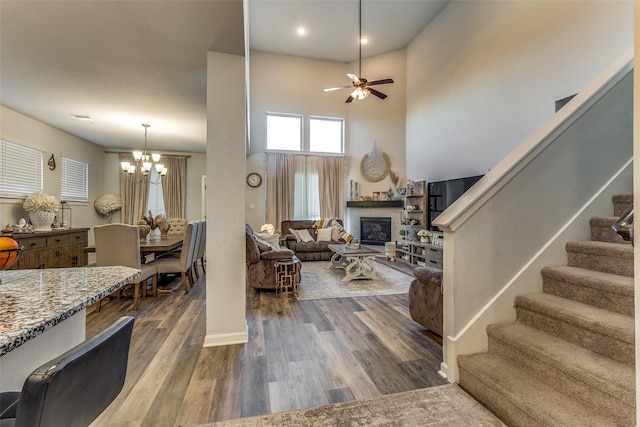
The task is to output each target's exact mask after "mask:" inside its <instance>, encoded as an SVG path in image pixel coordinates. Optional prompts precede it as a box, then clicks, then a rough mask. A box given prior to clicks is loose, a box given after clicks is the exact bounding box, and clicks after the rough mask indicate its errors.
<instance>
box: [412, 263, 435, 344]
mask: <svg viewBox="0 0 640 427" xmlns="http://www.w3.org/2000/svg"><path fill="white" fill-rule="evenodd" d="M413 275H414V276H415V277H416V278H415V279H414V280H413V281H412V282H411V286H410V287H409V314H410V315H411V318H412V319H413V320H415V321H416V322H418V323H420V324H421V325H422V326H424V327H425V328H427V329H429V330H430V331H431V332H434V333H436V334H438V335H440V336H442V270H438V269H436V268H431V267H416V268H414V269H413Z"/></svg>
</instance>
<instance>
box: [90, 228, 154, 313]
mask: <svg viewBox="0 0 640 427" xmlns="http://www.w3.org/2000/svg"><path fill="white" fill-rule="evenodd" d="M93 233H94V235H95V244H96V266H97V267H105V266H113V265H123V266H125V267H131V268H136V269H138V270H140V271H141V272H142V274H141V275H140V277H139V278H138V279H137V281H136V282H133V284H134V290H133V309H134V310H137V309H138V296H139V295H140V290H141V288H142V294H143V297H146V294H147V286H146V284H147V280H148V279H149V278H151V284H152V290H153V296H154V297H155V296H156V295H157V286H158V278H157V276H158V274H157V271H156V264H155V261H152V262H150V263H146V264H143V263H142V256H141V254H140V232H139V231H138V227H136V226H135V225H129V224H106V225H97V226H95V227H94V228H93ZM100 307H101V303H100V302H98V310H100Z"/></svg>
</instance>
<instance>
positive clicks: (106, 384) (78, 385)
mask: <svg viewBox="0 0 640 427" xmlns="http://www.w3.org/2000/svg"><path fill="white" fill-rule="evenodd" d="M133 323H134V318H133V317H131V316H123V317H121V318H120V319H118V320H116V321H115V322H114V323H112V324H111V326H109V327H108V328H107V329H105V330H104V331H102V332H101V333H99V334H98V335H96V336H94V337H93V338H90V339H88V340H86V341H84V342H82V343H80V344H78V345H77V346H75V347H73V348H72V349H71V350H69V351H67V352H66V353H64V354H62V355H60V356H58V357H56V358H55V359H53V360H51V361H49V362H47V363H45V364H44V365H42V366H40V367H39V368H37V369H36V370H34V371H33V372H32V373H31V374H30V375H29V376H28V377H27V379H26V380H25V382H24V384H23V386H22V391H20V392H18V391H9V392H2V393H1V394H0V402H2V406H1V407H0V425H1V426H3V427H5V426H6V427H13V426H16V427H17V426H42V427H46V426H56V427H57V426H65V427H85V426H88V425H89V424H91V422H93V420H95V419H96V418H98V416H99V415H100V414H101V413H102V412H103V411H104V410H105V409H106V408H107V407H108V406H109V405H110V404H111V402H113V400H114V399H115V398H116V397H117V396H118V394H120V391H121V390H122V387H123V385H124V381H125V377H126V374H127V364H128V361H129V347H130V345H131V334H132V332H133Z"/></svg>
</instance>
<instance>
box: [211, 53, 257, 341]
mask: <svg viewBox="0 0 640 427" xmlns="http://www.w3.org/2000/svg"><path fill="white" fill-rule="evenodd" d="M245 73H246V70H245V57H244V56H237V55H230V54H225V53H218V52H208V53H207V180H208V185H207V201H206V208H207V216H208V217H209V218H213V219H214V220H213V221H207V277H206V280H207V302H206V311H207V315H206V318H207V327H206V329H207V330H206V336H205V340H204V345H205V346H214V345H227V344H237V343H241V342H247V339H248V331H247V323H246V316H245V314H246V301H245V296H246V268H247V267H246V264H245V260H246V258H245V233H244V224H245V218H244V212H242V211H238V209H242V206H243V203H244V200H245V193H244V191H245V187H246V185H245V183H244V177H245V142H246V126H245V125H246V114H245V108H246V103H245Z"/></svg>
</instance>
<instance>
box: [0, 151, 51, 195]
mask: <svg viewBox="0 0 640 427" xmlns="http://www.w3.org/2000/svg"><path fill="white" fill-rule="evenodd" d="M42 155H43V152H42V151H40V150H36V149H35V148H31V147H26V146H24V145H20V144H14V143H13V142H9V141H5V140H1V139H0V197H11V198H24V197H26V196H28V195H29V194H31V193H34V192H36V191H39V190H42V188H43V187H42Z"/></svg>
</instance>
